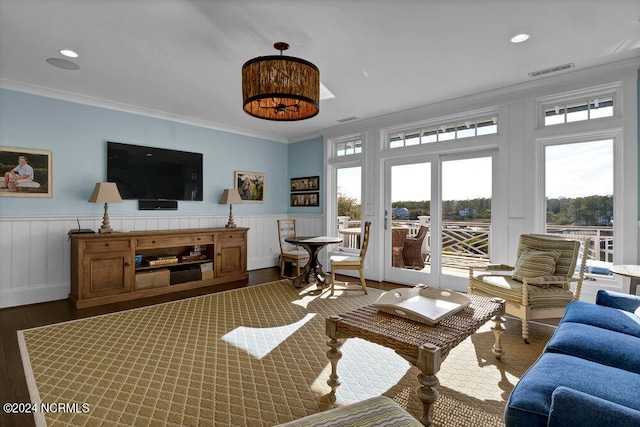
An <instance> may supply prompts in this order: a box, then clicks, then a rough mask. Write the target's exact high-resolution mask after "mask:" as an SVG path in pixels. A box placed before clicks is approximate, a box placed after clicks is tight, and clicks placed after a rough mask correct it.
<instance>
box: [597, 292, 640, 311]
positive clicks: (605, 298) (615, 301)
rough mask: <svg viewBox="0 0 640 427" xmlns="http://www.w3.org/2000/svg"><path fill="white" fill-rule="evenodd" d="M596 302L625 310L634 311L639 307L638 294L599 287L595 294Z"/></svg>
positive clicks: (639, 297)
mask: <svg viewBox="0 0 640 427" xmlns="http://www.w3.org/2000/svg"><path fill="white" fill-rule="evenodd" d="M596 304H597V305H604V306H606V307H613V308H618V309H620V310H625V311H635V310H636V309H637V308H638V307H640V296H638V295H630V294H623V293H621V292H613V291H607V290H604V289H600V290H598V293H597V294H596Z"/></svg>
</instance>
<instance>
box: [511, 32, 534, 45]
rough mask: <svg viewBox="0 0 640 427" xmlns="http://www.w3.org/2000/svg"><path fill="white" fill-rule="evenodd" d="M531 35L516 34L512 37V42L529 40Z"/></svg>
mask: <svg viewBox="0 0 640 427" xmlns="http://www.w3.org/2000/svg"><path fill="white" fill-rule="evenodd" d="M529 37H531V34H527V33H522V34H516V35H515V36H513V37H511V43H522V42H525V41H527V40H529Z"/></svg>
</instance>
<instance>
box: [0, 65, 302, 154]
mask: <svg viewBox="0 0 640 427" xmlns="http://www.w3.org/2000/svg"><path fill="white" fill-rule="evenodd" d="M0 88H1V89H7V90H13V91H16V92H24V93H28V94H31V95H37V96H43V97H46V98H53V99H58V100H62V101H68V102H74V103H77V104H84V105H90V106H92V107H99V108H106V109H108V110H116V111H122V112H125V113H131V114H138V115H141V116H146V117H153V118H156V119H162V120H169V121H172V122H177V123H182V124H186V125H192V126H198V127H203V128H207V129H214V130H219V131H223V132H229V133H235V134H239V135H244V136H250V137H254V138H261V139H267V140H269V141H274V142H282V143H288V142H289V141H288V139H287V138H285V137H282V136H280V135H273V134H267V133H262V132H254V131H250V130H247V129H243V128H237V127H234V126H228V125H223V124H221V123H216V122H211V121H208V120H201V119H196V118H193V117H187V116H181V115H178V114H172V113H168V112H166V111H160V110H153V109H150V108H143V107H138V106H135V105H129V104H123V103H119V102H114V101H109V100H106V99H101V98H94V97H91V96H85V95H79V94H77V93H73V92H66V91H62V90H57V89H51V88H48V87H44V86H37V85H31V84H27V83H22V82H17V81H14V80H8V79H2V78H0Z"/></svg>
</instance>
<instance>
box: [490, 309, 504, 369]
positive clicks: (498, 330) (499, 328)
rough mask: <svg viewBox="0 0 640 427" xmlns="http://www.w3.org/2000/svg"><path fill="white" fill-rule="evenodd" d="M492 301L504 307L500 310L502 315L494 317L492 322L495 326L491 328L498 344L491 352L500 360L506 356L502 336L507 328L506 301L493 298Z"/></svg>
mask: <svg viewBox="0 0 640 427" xmlns="http://www.w3.org/2000/svg"><path fill="white" fill-rule="evenodd" d="M491 301H494V302H499V303H500V305H501V306H502V309H501V310H500V313H498V314H496V315H495V316H493V317H492V318H491V321H492V322H493V323H495V325H494V326H493V327H492V328H491V331H492V332H493V335H494V336H495V338H496V342H495V344H494V345H493V348H492V349H491V352H492V353H493V354H495V356H496V359H500V357H502V355H503V354H504V350H503V349H502V343H501V339H502V334H503V333H504V331H505V327H504V322H505V318H504V310H505V304H506V301H505V300H503V299H501V298H492V299H491Z"/></svg>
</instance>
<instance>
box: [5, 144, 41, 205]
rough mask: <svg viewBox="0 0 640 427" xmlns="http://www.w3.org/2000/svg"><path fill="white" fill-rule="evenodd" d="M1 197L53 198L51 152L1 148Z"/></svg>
mask: <svg viewBox="0 0 640 427" xmlns="http://www.w3.org/2000/svg"><path fill="white" fill-rule="evenodd" d="M0 180H1V181H0V187H1V188H0V196H13V197H51V196H52V193H51V189H52V182H51V151H42V150H28V149H26V148H11V147H0Z"/></svg>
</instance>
